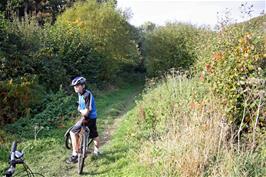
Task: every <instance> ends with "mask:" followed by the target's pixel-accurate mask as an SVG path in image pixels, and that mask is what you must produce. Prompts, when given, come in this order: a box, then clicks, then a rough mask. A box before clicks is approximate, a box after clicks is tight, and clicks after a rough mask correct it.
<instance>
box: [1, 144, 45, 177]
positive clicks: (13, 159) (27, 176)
mask: <svg viewBox="0 0 266 177" xmlns="http://www.w3.org/2000/svg"><path fill="white" fill-rule="evenodd" d="M17 164H22V165H23V167H24V170H23V171H20V172H18V173H16V174H15V171H16V165H17ZM23 173H24V174H23ZM4 175H5V177H12V176H20V177H35V176H41V177H44V176H43V175H42V174H40V173H33V172H32V171H31V169H30V168H29V166H28V165H27V164H26V163H25V161H24V153H23V152H21V151H17V142H16V141H14V142H13V143H12V146H11V151H10V155H9V167H8V169H7V170H6V172H5V173H4Z"/></svg>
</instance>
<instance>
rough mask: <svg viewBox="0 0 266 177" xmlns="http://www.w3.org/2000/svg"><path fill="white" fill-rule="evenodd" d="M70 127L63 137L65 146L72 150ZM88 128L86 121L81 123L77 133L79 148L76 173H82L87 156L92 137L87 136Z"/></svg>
mask: <svg viewBox="0 0 266 177" xmlns="http://www.w3.org/2000/svg"><path fill="white" fill-rule="evenodd" d="M71 129H72V127H70V128H69V129H68V130H67V131H66V133H65V135H64V137H65V146H66V148H67V149H71V150H72V142H71V137H70V131H71ZM89 134H90V129H89V128H88V126H87V124H86V123H82V126H81V130H80V133H79V139H80V141H79V143H80V146H79V147H80V149H79V151H78V174H82V172H83V167H84V162H85V158H86V157H87V153H88V149H89V146H90V144H91V143H92V141H93V139H90V138H89Z"/></svg>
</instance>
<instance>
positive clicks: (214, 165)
mask: <svg viewBox="0 0 266 177" xmlns="http://www.w3.org/2000/svg"><path fill="white" fill-rule="evenodd" d="M146 92H147V93H146V94H144V95H143V101H140V102H139V103H138V105H137V112H136V114H138V121H137V122H138V124H139V125H140V127H141V132H142V137H143V140H142V141H143V145H142V148H140V151H139V154H140V155H139V157H138V159H139V161H140V162H141V163H144V164H145V165H146V167H147V169H150V170H149V173H150V175H151V176H263V174H265V165H266V164H265V157H266V156H265V144H264V145H263V142H265V138H264V140H263V139H261V141H260V142H257V144H258V145H259V146H257V148H256V149H255V151H252V150H251V149H248V148H241V149H240V150H237V147H238V145H237V143H236V140H235V136H234V135H235V134H234V132H232V125H230V124H229V123H227V122H226V120H227V119H226V113H225V111H224V109H225V107H224V106H223V105H222V104H221V102H220V100H219V99H216V97H215V96H214V94H213V93H212V92H211V91H210V89H209V86H208V84H206V83H203V82H201V81H200V80H199V79H198V78H193V79H188V78H187V76H184V75H179V74H178V75H176V74H172V75H168V76H167V78H166V79H165V80H164V81H162V82H161V83H160V84H158V85H157V86H155V88H153V89H147V90H146ZM241 143H244V142H241ZM245 143H249V142H248V141H245ZM243 147H244V146H243ZM245 147H246V146H245Z"/></svg>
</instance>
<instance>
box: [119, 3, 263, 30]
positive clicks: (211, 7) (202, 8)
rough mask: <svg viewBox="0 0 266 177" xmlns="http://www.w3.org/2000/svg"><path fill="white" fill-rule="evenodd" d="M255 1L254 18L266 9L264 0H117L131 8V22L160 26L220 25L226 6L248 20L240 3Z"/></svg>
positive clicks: (237, 18) (242, 19)
mask: <svg viewBox="0 0 266 177" xmlns="http://www.w3.org/2000/svg"><path fill="white" fill-rule="evenodd" d="M245 2H247V4H248V5H251V4H253V10H254V11H253V13H252V14H253V15H252V16H253V17H255V16H258V15H259V14H260V13H261V12H262V11H263V10H264V13H265V12H266V10H265V8H266V7H265V6H266V5H265V1H261V0H260V1H259V0H253V1H250V0H249V1H239V0H236V1H215V0H209V1H199V0H198V1H197V0H193V1H180V0H118V8H121V9H123V10H126V9H130V11H131V13H132V17H131V18H130V20H129V22H130V23H131V24H132V25H135V26H139V25H141V24H143V23H144V22H146V21H151V22H153V23H155V24H158V25H164V24H165V22H173V21H177V22H188V23H191V24H194V25H210V26H211V27H212V28H213V27H214V26H215V24H217V12H220V13H223V12H225V10H226V8H228V9H230V11H231V15H230V16H231V17H232V18H233V19H235V20H237V21H238V22H240V21H244V20H247V19H248V17H247V16H246V18H243V17H242V15H241V12H240V6H241V3H245Z"/></svg>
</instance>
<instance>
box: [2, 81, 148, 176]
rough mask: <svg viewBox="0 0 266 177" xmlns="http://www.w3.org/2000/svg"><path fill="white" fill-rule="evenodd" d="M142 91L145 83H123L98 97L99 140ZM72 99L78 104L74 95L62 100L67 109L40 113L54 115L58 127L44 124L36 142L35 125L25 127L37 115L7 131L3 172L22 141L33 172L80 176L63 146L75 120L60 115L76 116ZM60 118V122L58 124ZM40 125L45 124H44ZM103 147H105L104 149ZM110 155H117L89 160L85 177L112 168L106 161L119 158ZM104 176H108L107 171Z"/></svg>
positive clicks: (19, 122) (20, 146)
mask: <svg viewBox="0 0 266 177" xmlns="http://www.w3.org/2000/svg"><path fill="white" fill-rule="evenodd" d="M142 89H143V83H140V82H139V83H135V85H134V86H133V85H129V84H124V85H123V86H122V88H117V89H113V90H111V91H108V92H102V93H98V94H97V95H96V96H95V100H96V106H97V110H98V119H97V121H98V122H97V125H98V131H99V134H100V138H101V137H103V134H104V131H105V129H106V128H108V127H109V126H110V125H112V124H113V122H114V120H115V119H116V118H121V117H123V114H124V113H126V112H127V110H128V109H131V108H132V107H133V106H134V104H135V102H134V100H135V97H136V96H138V95H139V93H140V92H141V90H142ZM73 99H74V101H76V100H75V99H76V97H71V96H70V97H68V98H64V99H62V100H63V101H64V100H65V101H66V103H63V101H62V100H61V101H60V102H61V103H62V104H63V106H66V108H65V109H66V110H58V109H57V108H52V107H51V106H50V108H51V109H52V110H53V111H52V113H51V111H50V110H44V112H42V113H40V114H44V115H49V116H51V115H53V114H54V115H55V117H56V118H51V119H54V120H56V121H52V123H55V126H53V125H50V124H49V125H45V126H44V127H45V128H44V129H42V130H41V131H40V133H39V134H38V135H37V139H36V140H35V139H34V129H33V128H32V126H31V125H25V124H26V123H27V124H30V122H31V120H32V121H33V122H34V121H36V120H35V119H34V118H36V116H35V117H34V118H32V119H29V118H23V119H20V120H19V121H18V122H16V123H15V124H13V125H10V126H8V128H9V129H10V130H9V131H8V132H9V133H8V132H7V133H6V132H4V133H5V136H6V139H7V143H4V144H1V145H0V146H1V150H0V154H1V158H0V169H4V168H5V167H7V156H8V151H9V148H10V147H9V146H10V143H11V141H12V140H14V139H18V138H19V140H20V141H21V143H19V145H18V149H20V150H23V151H24V152H25V159H26V162H27V163H28V165H29V166H30V167H31V169H32V170H33V171H34V172H39V173H42V174H44V175H45V176H47V177H50V176H78V175H76V174H77V167H76V165H68V164H66V163H65V160H66V158H68V156H69V155H70V153H71V152H70V151H69V150H67V149H66V148H65V147H64V140H63V135H64V132H65V131H66V129H67V128H68V127H69V126H71V125H72V124H73V123H74V122H75V120H69V119H68V118H66V117H64V118H62V115H61V114H60V112H61V113H62V112H63V113H64V112H65V111H67V110H68V111H70V112H71V113H70V114H69V115H67V116H77V114H75V113H73V110H71V109H76V107H75V106H73V105H72V103H73ZM59 100H60V99H59ZM54 101H55V103H56V104H59V103H58V102H56V100H54ZM61 103H60V104H61ZM61 106H62V105H61ZM48 107H49V106H48ZM55 107H56V106H55ZM49 112H50V113H49ZM37 116H38V115H37ZM40 117H41V118H42V117H43V115H42V116H39V118H40ZM37 118H38V117H37ZM37 118H36V119H37ZM58 119H59V120H60V121H58ZM62 124H63V125H62ZM40 125H42V122H41V124H40ZM16 131H17V134H16ZM10 133H14V136H11V134H10ZM9 138H10V139H9ZM8 142H9V143H8ZM104 146H105V145H104ZM104 146H103V148H104V149H105V147H104ZM120 150H123V148H122V149H120ZM121 153H122V152H121ZM110 154H112V155H115V154H114V153H113V152H112V151H111V150H110V151H109V150H106V151H105V150H104V154H103V157H101V158H100V159H97V160H96V159H91V158H87V159H86V167H85V169H84V172H85V176H89V175H97V173H99V172H98V167H97V165H104V164H101V163H106V164H105V166H107V165H110V164H109V163H108V164H107V162H108V160H107V161H104V160H103V159H104V158H105V157H106V159H109V158H110V160H112V158H114V159H115V158H117V157H112V156H110ZM101 173H102V174H103V175H104V176H106V174H105V173H104V172H101ZM106 173H107V171H106ZM86 174H87V175H86Z"/></svg>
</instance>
